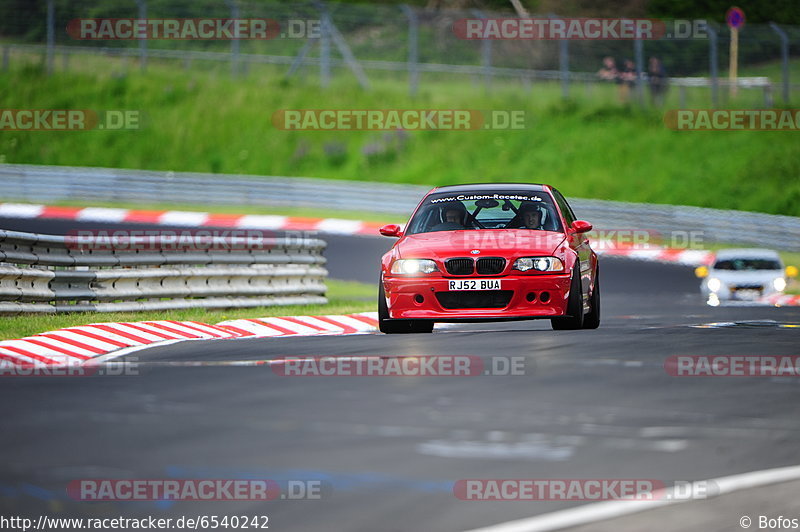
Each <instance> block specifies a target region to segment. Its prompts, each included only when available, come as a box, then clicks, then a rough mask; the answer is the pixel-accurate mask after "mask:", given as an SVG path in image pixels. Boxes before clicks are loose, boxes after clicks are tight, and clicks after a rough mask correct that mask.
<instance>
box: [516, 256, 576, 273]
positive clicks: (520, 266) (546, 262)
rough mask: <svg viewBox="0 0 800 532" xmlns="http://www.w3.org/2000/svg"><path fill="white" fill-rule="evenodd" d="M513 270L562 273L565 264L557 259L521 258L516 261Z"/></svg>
mask: <svg viewBox="0 0 800 532" xmlns="http://www.w3.org/2000/svg"><path fill="white" fill-rule="evenodd" d="M513 268H514V269H515V270H519V271H521V272H527V271H528V270H536V271H537V272H560V271H563V270H564V263H563V262H561V259H557V258H555V257H520V258H518V259H517V260H515V261H514V266H513Z"/></svg>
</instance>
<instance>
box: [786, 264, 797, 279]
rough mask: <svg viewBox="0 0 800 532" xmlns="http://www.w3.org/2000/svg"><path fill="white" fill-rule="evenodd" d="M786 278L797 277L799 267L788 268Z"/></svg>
mask: <svg viewBox="0 0 800 532" xmlns="http://www.w3.org/2000/svg"><path fill="white" fill-rule="evenodd" d="M786 277H797V266H787V267H786Z"/></svg>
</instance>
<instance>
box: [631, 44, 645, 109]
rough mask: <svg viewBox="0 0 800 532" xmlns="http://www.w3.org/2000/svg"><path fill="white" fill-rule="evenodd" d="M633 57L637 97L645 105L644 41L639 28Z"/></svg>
mask: <svg viewBox="0 0 800 532" xmlns="http://www.w3.org/2000/svg"><path fill="white" fill-rule="evenodd" d="M633 57H634V60H635V61H636V98H637V99H638V100H639V105H641V106H642V107H644V41H643V40H642V36H641V35H640V34H639V31H638V30H637V35H636V39H635V40H634V41H633Z"/></svg>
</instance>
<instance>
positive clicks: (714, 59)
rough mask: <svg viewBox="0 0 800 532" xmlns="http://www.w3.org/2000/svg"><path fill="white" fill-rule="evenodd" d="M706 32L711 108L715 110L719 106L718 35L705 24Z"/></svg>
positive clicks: (711, 27) (712, 28) (714, 29)
mask: <svg viewBox="0 0 800 532" xmlns="http://www.w3.org/2000/svg"><path fill="white" fill-rule="evenodd" d="M706 30H708V37H709V38H708V44H709V46H708V63H709V69H710V70H711V107H714V108H716V107H717V105H718V104H719V63H718V60H719V57H718V55H719V54H718V53H717V44H718V43H717V41H718V40H719V34H718V33H717V30H716V28H714V27H713V26H711V25H710V24H706Z"/></svg>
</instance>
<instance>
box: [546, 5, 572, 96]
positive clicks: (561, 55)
mask: <svg viewBox="0 0 800 532" xmlns="http://www.w3.org/2000/svg"><path fill="white" fill-rule="evenodd" d="M548 18H555V19H557V18H559V16H558V15H554V14H553V13H550V14H549V15H548ZM558 70H559V72H560V73H561V74H560V77H561V97H562V98H564V99H565V100H566V99H567V98H569V41H567V40H566V39H560V40H559V41H558Z"/></svg>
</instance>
